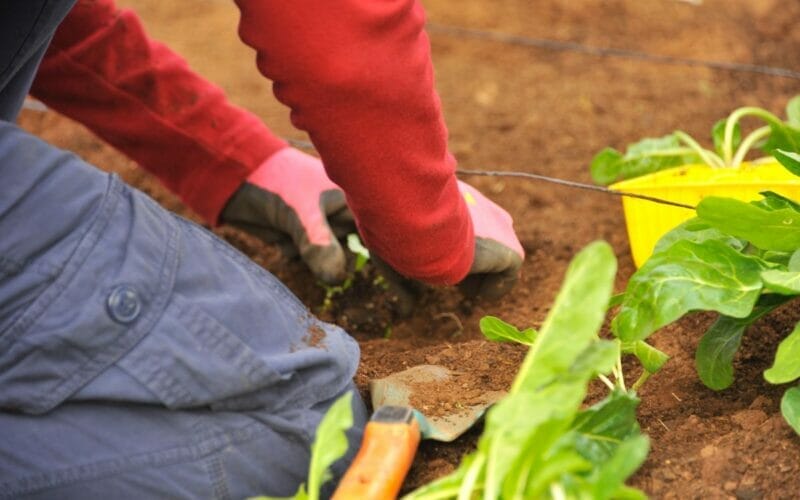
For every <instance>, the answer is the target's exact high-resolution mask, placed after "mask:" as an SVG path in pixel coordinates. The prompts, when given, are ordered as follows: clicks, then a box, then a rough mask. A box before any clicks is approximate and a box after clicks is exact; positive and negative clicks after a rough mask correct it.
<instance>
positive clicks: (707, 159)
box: [675, 130, 724, 167]
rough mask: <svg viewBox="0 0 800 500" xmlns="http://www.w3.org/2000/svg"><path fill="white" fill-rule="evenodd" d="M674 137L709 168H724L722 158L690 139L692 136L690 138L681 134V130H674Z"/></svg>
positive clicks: (685, 134) (684, 133)
mask: <svg viewBox="0 0 800 500" xmlns="http://www.w3.org/2000/svg"><path fill="white" fill-rule="evenodd" d="M675 136H676V137H677V138H678V139H679V140H680V141H682V142H683V143H684V144H686V145H687V146H689V148H691V150H692V151H694V152H695V153H697V154H698V155H699V156H700V159H702V160H703V163H705V164H706V165H708V166H709V167H722V166H724V162H723V160H722V158H720V157H719V155H717V154H716V153H714V152H713V151H709V150H707V149H704V148H703V147H702V146H701V145H700V144H698V143H697V141H695V140H694V139H693V138H692V136H690V135H689V134H687V133H686V132H683V131H681V130H676V131H675Z"/></svg>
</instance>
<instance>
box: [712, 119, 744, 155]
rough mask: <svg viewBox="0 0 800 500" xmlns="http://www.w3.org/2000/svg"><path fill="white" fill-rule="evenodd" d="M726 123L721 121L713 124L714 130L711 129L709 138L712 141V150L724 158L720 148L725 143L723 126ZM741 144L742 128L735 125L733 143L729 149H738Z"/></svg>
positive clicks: (723, 120) (725, 120) (726, 121)
mask: <svg viewBox="0 0 800 500" xmlns="http://www.w3.org/2000/svg"><path fill="white" fill-rule="evenodd" d="M726 123H728V120H727V119H722V120H720V121H718V122H717V123H715V124H714V128H712V129H711V138H712V139H714V150H715V151H716V152H717V154H718V155H720V156H724V155H725V152H724V150H723V148H722V144H723V143H724V142H725V124H726ZM741 143H742V127H740V126H739V124H738V123H737V124H736V125H734V126H733V141H732V146H731V149H733V150H734V151H735V150H736V149H737V148H738V147H739V145H740V144H741Z"/></svg>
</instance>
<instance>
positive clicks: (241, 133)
mask: <svg viewBox="0 0 800 500" xmlns="http://www.w3.org/2000/svg"><path fill="white" fill-rule="evenodd" d="M187 3H189V4H190V3H191V2H187ZM31 92H32V93H33V95H34V96H36V97H37V98H38V99H41V100H42V101H43V102H44V103H46V104H47V105H48V106H50V107H52V108H53V109H55V110H57V111H59V112H61V113H63V114H65V115H66V116H69V117H70V118H73V119H75V120H76V121H78V122H80V123H82V124H84V125H86V126H87V127H88V128H89V129H91V130H92V131H93V132H94V133H96V134H97V135H98V136H100V137H102V138H103V139H104V140H106V141H108V142H109V143H111V144H112V145H113V146H115V147H116V148H117V149H119V150H120V151H122V152H123V153H125V154H126V155H127V156H129V157H131V158H132V159H134V160H135V161H137V162H138V163H139V164H141V165H142V166H143V167H144V168H145V169H147V170H149V171H150V172H152V173H154V174H155V175H156V176H158V178H159V179H161V181H162V182H163V183H164V184H165V185H166V186H167V187H168V188H169V189H170V190H172V191H173V192H175V193H177V194H178V195H179V196H180V197H181V198H182V199H183V200H184V201H185V202H186V204H187V205H189V206H190V207H192V208H193V209H194V210H195V211H196V212H198V213H199V214H200V215H201V216H203V217H204V218H205V219H206V220H208V221H209V222H211V223H216V222H217V218H218V217H219V213H220V212H221V210H222V208H223V207H224V204H225V203H226V202H227V200H228V198H229V197H230V196H231V194H232V193H233V192H234V191H235V190H236V189H237V188H238V187H239V186H240V185H241V183H242V182H243V181H244V180H245V179H246V178H247V175H248V174H249V173H250V172H251V171H252V170H253V169H255V168H256V167H257V166H258V165H259V164H260V163H261V162H262V161H263V160H264V159H266V158H267V157H269V156H270V155H272V154H273V153H275V152H276V151H277V150H279V149H282V148H284V147H286V144H285V143H284V142H283V141H282V140H280V139H278V138H277V137H275V136H274V135H272V134H271V133H270V131H269V130H268V129H267V128H266V127H265V126H264V124H263V123H262V122H261V121H260V120H259V119H258V118H257V117H255V116H254V115H252V114H251V113H249V112H247V111H245V110H243V109H240V108H237V107H235V106H233V105H232V104H230V103H229V102H228V101H227V99H226V98H225V96H224V94H223V92H222V90H221V89H219V88H218V87H216V86H214V85H212V84H210V83H209V82H207V81H206V80H204V79H203V78H201V77H200V76H199V75H197V74H196V73H193V72H192V71H191V70H190V69H189V67H188V65H187V64H186V61H184V60H183V58H181V57H180V56H178V55H177V54H175V53H174V52H172V51H171V50H170V49H168V48H167V47H165V46H164V45H161V44H159V43H157V42H155V41H153V40H151V39H149V38H148V37H147V34H146V33H145V32H144V29H143V27H142V25H141V23H140V21H139V19H138V18H137V17H136V15H135V14H134V13H133V12H131V11H129V10H121V11H120V10H118V9H117V8H116V6H115V5H114V1H113V0H90V1H89V0H87V1H79V2H78V3H77V4H76V6H75V7H74V8H73V9H72V11H71V12H70V14H69V15H68V16H67V18H66V19H65V21H64V22H63V23H62V24H61V26H60V27H59V29H58V31H57V32H56V35H55V38H54V39H53V42H52V44H51V46H50V49H49V51H48V53H47V55H46V56H45V58H44V60H43V61H42V64H41V66H40V68H39V73H38V75H37V77H36V80H35V82H34V85H33V88H32V89H31Z"/></svg>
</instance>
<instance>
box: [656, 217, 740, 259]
mask: <svg viewBox="0 0 800 500" xmlns="http://www.w3.org/2000/svg"><path fill="white" fill-rule="evenodd" d="M682 240H687V241H693V242H695V243H702V242H704V241H708V240H717V241H721V242H723V243H725V244H726V245H728V246H730V247H731V248H734V249H736V250H740V251H741V250H744V248H745V247H746V246H747V242H746V241H744V240H740V239H738V238H734V237H733V236H731V235H729V234H726V233H724V232H722V231H720V230H719V229H716V228H715V227H713V226H712V225H711V224H710V223H709V222H707V221H704V220H702V219H700V218H697V217H694V218H692V219H689V220H687V221H686V222H683V223H681V224H680V225H678V226H676V227H675V228H674V229H672V230H671V231H669V232H668V233H667V234H665V235H664V236H662V237H661V239H660V240H658V243H656V247H655V249H654V250H653V252H654V253H658V252H661V251H663V250H665V249H667V248H669V247H671V246H672V245H673V244H674V243H676V242H678V241H682Z"/></svg>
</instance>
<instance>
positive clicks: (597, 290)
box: [511, 241, 617, 393]
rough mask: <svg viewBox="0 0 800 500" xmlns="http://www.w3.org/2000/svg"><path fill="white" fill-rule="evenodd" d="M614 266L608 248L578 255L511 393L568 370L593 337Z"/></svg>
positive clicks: (595, 247)
mask: <svg viewBox="0 0 800 500" xmlns="http://www.w3.org/2000/svg"><path fill="white" fill-rule="evenodd" d="M616 272H617V261H616V258H615V257H614V252H613V250H612V249H611V246H609V244H608V243H606V242H604V241H597V242H594V243H591V244H590V245H588V246H587V247H586V248H584V249H583V250H581V251H580V252H578V254H577V255H576V256H575V258H574V259H572V262H571V263H570V265H569V267H568V268H567V274H566V276H565V278H564V284H563V285H562V286H561V291H559V293H558V296H557V297H556V300H555V303H554V304H553V307H552V309H550V313H549V314H548V315H547V318H546V319H545V321H544V323H542V327H541V328H540V330H539V335H538V336H537V338H536V341H535V342H534V344H533V346H532V347H531V350H530V352H529V353H528V355H527V356H526V357H525V361H524V362H523V364H522V367H521V368H520V371H519V373H518V374H517V377H516V379H515V380H514V384H513V385H512V387H511V392H512V393H514V392H518V391H525V390H534V389H536V388H538V387H540V386H542V385H544V384H546V383H548V382H549V381H550V380H551V379H552V378H553V377H555V376H557V375H558V374H561V373H563V372H564V371H565V370H568V369H569V368H570V366H572V364H573V363H574V362H575V360H576V359H577V357H578V355H579V354H580V353H581V352H582V351H583V350H584V349H586V347H587V346H588V345H589V344H590V343H591V342H592V341H593V340H594V339H595V338H596V337H597V332H598V331H599V330H600V326H601V325H602V324H603V321H604V319H605V313H606V305H607V304H608V301H609V298H610V297H611V290H612V289H613V285H614V276H615V275H616Z"/></svg>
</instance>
